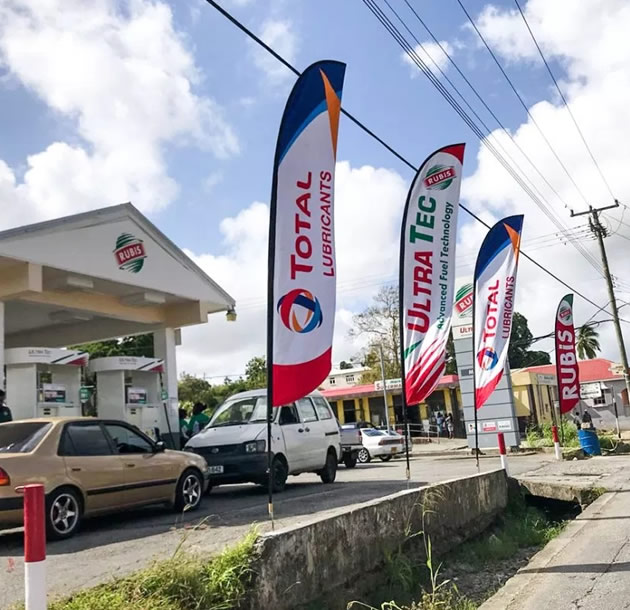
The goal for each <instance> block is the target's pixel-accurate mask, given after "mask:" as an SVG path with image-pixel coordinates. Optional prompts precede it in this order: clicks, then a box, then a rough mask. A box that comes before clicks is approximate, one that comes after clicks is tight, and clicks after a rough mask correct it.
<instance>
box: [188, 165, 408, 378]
mask: <svg viewBox="0 0 630 610" xmlns="http://www.w3.org/2000/svg"><path fill="white" fill-rule="evenodd" d="M407 186H408V185H407V184H406V182H405V180H404V179H403V178H402V177H401V176H400V175H399V174H398V173H396V172H394V171H392V170H389V169H383V168H374V167H371V166H363V167H358V168H353V167H352V166H351V165H350V163H348V162H347V161H342V162H339V163H338V164H337V174H336V187H335V193H336V203H335V206H336V210H335V222H336V249H337V277H338V284H337V285H338V298H337V315H336V323H335V342H334V353H333V358H334V360H335V361H336V362H337V361H340V360H343V359H346V360H347V359H348V358H350V357H351V356H353V355H355V354H356V353H357V352H359V351H360V349H361V348H362V347H363V342H362V341H361V340H354V339H352V340H351V339H349V338H348V336H347V335H348V331H349V329H350V328H351V326H352V316H353V313H354V312H355V311H357V310H358V309H360V308H362V307H363V306H364V305H365V304H366V303H367V302H368V301H369V300H370V299H371V297H372V295H374V294H375V293H376V291H377V290H378V289H379V287H380V286H381V285H382V284H383V283H385V282H388V281H392V280H395V276H396V269H397V260H398V243H399V231H400V215H401V212H402V206H403V203H404V201H405V197H406V193H407ZM268 224H269V208H268V206H267V204H265V203H261V202H254V203H252V204H251V205H250V206H249V207H247V208H245V209H244V210H242V211H241V212H239V213H238V214H237V215H235V216H233V217H230V218H226V219H224V220H223V221H222V222H221V224H220V231H221V234H222V236H223V247H224V253H223V254H221V255H211V254H203V253H202V254H197V255H195V254H194V253H192V252H189V255H190V256H191V257H192V258H193V259H194V260H195V261H196V262H197V264H199V265H200V266H201V267H202V268H203V269H204V270H205V271H206V272H207V273H208V274H209V275H210V276H211V277H212V278H213V279H214V280H216V281H217V282H218V283H219V284H220V285H221V286H223V287H224V288H225V289H226V290H227V291H228V292H229V293H230V294H231V295H232V296H234V298H235V299H236V303H237V312H238V320H237V322H236V323H228V322H226V321H225V319H224V318H223V316H210V320H209V322H208V324H205V325H203V326H198V327H191V328H187V329H184V330H183V345H182V347H180V348H179V351H178V360H179V365H178V366H179V370H180V371H186V372H192V373H200V374H202V373H206V374H207V375H212V376H214V375H218V376H219V377H218V379H219V380H220V378H221V376H222V375H223V374H225V373H239V372H242V371H244V369H245V363H246V362H247V361H248V360H249V359H250V358H252V357H253V356H257V355H262V354H264V353H265V337H266V326H265V324H266V322H265V320H266V315H265V314H266V289H267V256H266V252H267V230H268ZM208 346H213V347H212V348H211V349H209V348H208ZM227 369H230V370H227Z"/></svg>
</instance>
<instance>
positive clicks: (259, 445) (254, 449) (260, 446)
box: [245, 440, 267, 453]
mask: <svg viewBox="0 0 630 610" xmlns="http://www.w3.org/2000/svg"><path fill="white" fill-rule="evenodd" d="M266 448H267V443H266V442H265V441H264V440H261V441H251V442H249V443H245V453H264V452H265V449H266Z"/></svg>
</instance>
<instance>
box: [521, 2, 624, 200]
mask: <svg viewBox="0 0 630 610" xmlns="http://www.w3.org/2000/svg"><path fill="white" fill-rule="evenodd" d="M514 2H515V4H516V6H517V7H518V12H519V13H520V14H521V17H522V18H523V22H524V23H525V27H526V28H527V31H528V32H529V35H530V36H531V38H532V40H533V41H534V44H535V45H536V49H538V53H539V54H540V58H541V59H542V61H543V63H544V64H545V68H547V72H549V76H550V77H551V80H552V81H553V84H554V85H555V86H556V89H557V91H558V93H559V94H560V98H561V99H562V101H563V102H564V106H565V108H566V109H567V112H568V113H569V116H570V117H571V120H572V121H573V124H574V125H575V128H576V129H577V132H578V133H579V134H580V138H582V142H583V143H584V146H585V147H586V150H587V151H588V154H589V155H590V157H591V159H592V161H593V163H594V164H595V167H596V168H597V171H598V172H599V175H600V177H601V179H602V182H603V183H604V184H605V185H606V188H607V189H608V193H609V194H610V196H611V198H612V199H615V196H614V195H613V192H612V189H611V188H610V184H608V181H607V180H606V177H605V176H604V172H602V170H601V167H600V166H599V163H598V162H597V160H596V159H595V155H594V154H593V151H592V150H591V147H590V146H589V145H588V142H587V141H586V138H585V137H584V133H583V132H582V130H581V129H580V126H579V125H578V122H577V120H576V118H575V116H574V114H573V112H572V111H571V107H570V106H569V102H567V100H566V98H565V97H564V94H563V93H562V89H560V85H558V81H557V80H556V77H555V76H554V75H553V72H552V71H551V67H550V66H549V63H547V59H546V58H545V55H544V53H543V52H542V49H541V48H540V45H539V44H538V40H536V36H534V32H533V31H532V28H531V27H530V25H529V22H528V21H527V17H525V13H524V12H523V9H522V8H521V5H520V3H519V1H518V0H514Z"/></svg>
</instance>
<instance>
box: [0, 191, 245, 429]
mask: <svg viewBox="0 0 630 610" xmlns="http://www.w3.org/2000/svg"><path fill="white" fill-rule="evenodd" d="M234 308H235V301H234V299H233V298H232V297H231V296H230V295H229V294H228V293H227V292H226V291H225V290H223V288H221V287H220V286H219V285H218V284H217V283H216V282H214V281H213V280H212V279H211V278H210V277H208V276H207V275H206V274H205V273H204V272H203V271H202V270H201V269H200V268H199V267H198V266H197V265H196V264H195V263H194V262H193V261H192V260H191V259H190V258H189V257H188V256H186V254H185V253H184V252H182V250H180V249H179V248H178V247H177V246H176V245H175V244H174V243H173V242H171V241H170V240H169V239H168V238H167V237H166V236H165V235H164V234H163V233H162V232H161V231H159V230H158V229H157V228H156V227H155V226H154V225H153V224H152V223H151V222H150V221H149V220H148V219H147V218H146V217H144V216H143V215H142V214H141V213H140V212H139V211H138V210H137V209H136V208H135V207H134V206H133V205H131V204H129V203H127V204H122V205H116V206H113V207H108V208H103V209H99V210H94V211H91V212H86V213H83V214H76V215H73V216H68V217H65V218H60V219H56V220H50V221H46V222H41V223H37V224H33V225H29V226H25V227H19V228H16V229H11V230H8V231H4V232H0V371H2V370H4V367H5V364H6V380H5V381H4V383H3V387H6V388H7V404H8V405H9V406H10V407H11V409H12V411H13V414H14V418H16V419H18V418H24V417H29V416H30V417H37V416H42V415H49V414H54V415H76V414H80V410H79V411H78V413H77V411H76V409H77V407H78V406H80V398H79V390H80V387H79V385H80V384H78V383H77V382H76V378H77V377H76V374H75V373H73V372H72V371H70V372H68V371H67V370H66V369H64V368H63V367H64V366H65V367H72V366H74V368H75V369H76V368H77V367H81V366H84V365H85V364H86V360H85V358H84V355H82V354H81V353H79V352H75V353H74V354H73V353H71V352H68V351H61V350H60V349H59V348H64V347H66V346H68V345H79V344H82V343H87V342H91V341H101V340H106V339H113V338H118V337H122V336H127V335H135V334H142V333H153V336H154V349H155V359H140V358H134V357H130V358H127V359H122V361H121V362H118V363H117V362H112V361H110V362H102V363H100V365H99V364H98V363H97V361H94V362H93V364H97V366H96V367H95V368H94V371H95V373H96V376H97V393H98V378H99V375H101V374H102V375H103V379H107V384H106V385H107V388H108V390H107V393H108V395H109V400H108V401H105V402H107V403H108V404H113V402H116V400H112V399H111V396H112V394H111V392H113V391H114V390H113V388H114V386H115V383H122V384H124V383H125V379H127V378H131V375H133V373H124V374H122V375H119V376H116V375H114V373H113V371H115V370H122V371H127V370H128V371H144V372H147V371H154V372H155V373H156V374H159V375H160V391H159V395H157V394H156V390H155V387H156V386H155V383H152V382H151V383H148V385H151V386H152V388H143V387H139V384H144V385H147V383H145V382H147V379H148V378H147V377H146V376H145V377H143V376H142V375H141V374H140V373H136V378H135V380H134V381H133V382H131V383H133V384H134V387H132V388H131V392H130V391H129V388H126V389H124V388H123V389H121V393H120V398H119V399H117V401H118V402H121V401H123V402H125V403H126V404H124V405H117V407H116V408H117V409H118V413H119V414H124V413H127V411H126V407H129V408H133V410H134V413H135V415H136V416H137V410H138V409H143V408H144V406H146V405H149V406H150V407H151V408H155V407H158V410H156V412H155V415H156V417H157V419H158V420H159V428H160V432H161V433H162V434H163V435H166V434H168V430H169V429H170V430H172V431H173V433H174V432H175V431H177V435H176V436H177V437H178V430H179V429H178V415H177V407H178V400H177V364H176V356H175V348H176V345H177V344H178V341H179V340H178V337H179V332H178V329H180V328H181V327H183V326H189V325H193V324H203V323H205V322H206V321H207V318H208V314H212V313H219V312H227V313H228V314H229V315H228V319H230V318H231V317H233V314H234ZM102 360H110V359H102ZM118 360H121V359H118ZM145 361H149V362H145ZM51 371H52V372H51ZM64 371H65V372H64ZM105 373H108V374H107V375H106V374H105ZM56 374H57V380H56V382H55V380H54V379H53V380H52V381H51V375H52V376H53V377H54V376H55V375H56ZM9 377H11V379H9ZM118 378H120V379H121V380H122V381H120V382H115V379H118ZM40 379H43V380H44V382H42V381H40ZM60 379H61V381H59V380H60ZM138 380H139V381H138ZM149 381H150V380H149ZM103 383H105V382H103ZM33 384H35V385H36V386H37V387H35V388H33V387H32V385H33ZM122 390H125V391H122ZM114 393H115V392H114ZM12 394H13V396H12ZM147 397H150V398H149V399H148V398H147ZM148 401H150V402H148ZM158 403H159V404H158ZM103 404H105V403H103ZM53 406H54V407H55V408H54V410H52V407H53ZM112 409H113V407H112ZM114 412H115V409H114V410H111V411H108V413H101V412H99V416H100V417H114V415H113V413H114ZM166 413H168V419H167V418H166V415H165V414H166ZM131 420H132V423H137V421H139V420H137V417H136V420H137V421H133V417H132V418H131Z"/></svg>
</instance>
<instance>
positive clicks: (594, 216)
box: [571, 200, 630, 406]
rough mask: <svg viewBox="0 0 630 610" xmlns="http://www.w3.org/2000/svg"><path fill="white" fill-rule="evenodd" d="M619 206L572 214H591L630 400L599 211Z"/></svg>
mask: <svg viewBox="0 0 630 610" xmlns="http://www.w3.org/2000/svg"><path fill="white" fill-rule="evenodd" d="M616 207H619V202H618V201H617V200H615V204H614V205H608V206H605V207H603V208H597V209H595V208H593V206H589V209H588V211H587V212H578V213H577V214H576V213H575V212H573V210H571V216H572V217H573V216H583V215H584V214H589V219H588V224H589V227H590V228H591V231H592V232H593V233H594V234H595V237H597V242H598V243H599V250H600V252H601V255H602V265H603V267H604V277H605V278H606V285H607V286H608V298H609V299H610V306H611V308H612V316H613V323H614V325H615V333H616V335H617V344H618V346H619V354H620V355H621V366H622V367H623V378H624V380H625V382H626V392H627V393H628V400H630V373H629V372H628V355H627V354H626V346H625V344H624V342H623V334H622V333H621V323H620V322H619V310H618V309H617V299H616V298H615V290H614V288H613V282H612V277H611V276H610V269H609V267H608V256H607V255H606V248H605V247H604V237H606V229H605V228H604V227H603V226H602V223H601V222H600V221H599V213H600V212H603V211H604V210H610V209H612V208H616ZM615 406H616V403H615Z"/></svg>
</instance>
